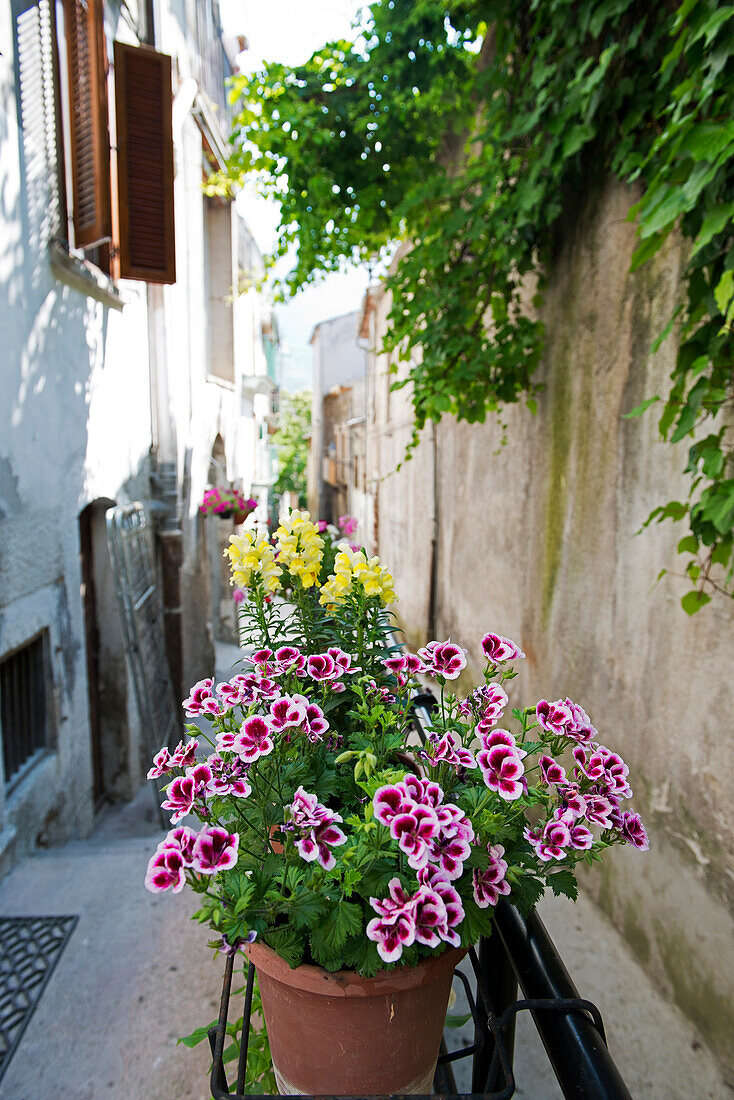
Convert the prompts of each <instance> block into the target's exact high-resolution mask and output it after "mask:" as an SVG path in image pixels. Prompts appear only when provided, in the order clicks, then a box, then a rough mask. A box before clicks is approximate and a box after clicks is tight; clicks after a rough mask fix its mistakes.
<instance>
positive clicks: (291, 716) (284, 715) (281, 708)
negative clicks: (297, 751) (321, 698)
mask: <svg viewBox="0 0 734 1100" xmlns="http://www.w3.org/2000/svg"><path fill="white" fill-rule="evenodd" d="M305 718H306V707H305V706H304V705H303V703H302V702H299V701H297V700H296V699H292V698H291V697H290V696H289V695H281V697H280V699H276V700H275V701H274V702H272V703H271V704H270V718H269V725H270V728H271V729H272V730H273V731H275V732H278V733H279V732H280V731H281V730H284V729H288V727H289V726H300V725H301V723H302V722H303V721H304V720H305Z"/></svg>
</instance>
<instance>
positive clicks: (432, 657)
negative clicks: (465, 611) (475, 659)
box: [418, 638, 466, 680]
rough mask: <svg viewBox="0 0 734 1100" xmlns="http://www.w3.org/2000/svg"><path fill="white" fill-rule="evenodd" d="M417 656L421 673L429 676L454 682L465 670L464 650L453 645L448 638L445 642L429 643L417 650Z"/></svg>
mask: <svg viewBox="0 0 734 1100" xmlns="http://www.w3.org/2000/svg"><path fill="white" fill-rule="evenodd" d="M418 656H419V657H420V659H421V660H422V662H423V666H424V667H423V671H424V672H426V673H427V674H428V675H429V676H443V678H444V679H445V680H455V679H456V677H457V676H458V675H459V673H460V672H461V671H462V669H464V668H466V650H465V649H462V648H461V646H458V645H455V644H454V643H453V642H452V641H451V639H450V638H448V639H447V640H446V641H445V642H429V643H428V645H426V646H424V647H423V649H419V650H418Z"/></svg>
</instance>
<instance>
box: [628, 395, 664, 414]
mask: <svg viewBox="0 0 734 1100" xmlns="http://www.w3.org/2000/svg"><path fill="white" fill-rule="evenodd" d="M659 400H660V398H659V397H657V396H656V397H648V398H646V399H645V400H644V401H641V402H640V404H639V405H635V407H634V409H632V411H631V412H628V413H622V419H623V420H631V419H632V417H633V416H642V414H643V413H644V412H645V411H646V410H647V409H649V408H650V406H651V405H654V404H655V402H656V401H659Z"/></svg>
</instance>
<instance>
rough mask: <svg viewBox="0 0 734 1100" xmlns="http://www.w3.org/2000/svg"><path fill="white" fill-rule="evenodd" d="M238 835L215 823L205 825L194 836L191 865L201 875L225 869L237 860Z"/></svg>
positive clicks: (232, 865)
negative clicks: (195, 836)
mask: <svg viewBox="0 0 734 1100" xmlns="http://www.w3.org/2000/svg"><path fill="white" fill-rule="evenodd" d="M239 840H240V838H239V835H238V834H237V833H228V832H227V830H226V829H221V828H219V826H217V825H205V826H204V828H203V829H202V830H201V832H200V833H199V835H198V836H197V838H196V843H195V844H194V849H193V857H192V861H191V865H192V867H193V869H194V870H195V871H198V872H199V873H200V874H202V875H213V874H215V873H216V872H217V871H226V870H227V869H228V868H230V867H234V865H235V863H236V862H237V848H238V845H239Z"/></svg>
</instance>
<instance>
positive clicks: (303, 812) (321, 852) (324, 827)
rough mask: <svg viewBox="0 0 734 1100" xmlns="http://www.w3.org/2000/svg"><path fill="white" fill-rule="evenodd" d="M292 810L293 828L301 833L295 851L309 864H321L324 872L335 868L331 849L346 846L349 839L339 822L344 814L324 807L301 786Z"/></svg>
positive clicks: (291, 823)
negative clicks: (314, 862)
mask: <svg viewBox="0 0 734 1100" xmlns="http://www.w3.org/2000/svg"><path fill="white" fill-rule="evenodd" d="M289 809H290V823H289V824H290V827H291V828H294V829H296V830H297V831H298V832H300V834H301V835H300V838H299V839H298V840H297V841H296V848H297V849H298V854H299V855H300V857H301V859H304V860H305V861H306V862H307V863H311V862H313V861H314V860H318V862H319V863H320V864H321V866H322V867H323V868H324V870H325V871H330V870H331V868H332V867H334V866H335V865H336V859H335V858H334V853H333V852H332V851H330V849H331V848H334V847H337V846H338V845H340V844H346V841H347V838H346V836H345V834H344V833H343V832H342V830H341V829H340V828H339V825H338V824H337V822H340V823H341V821H342V817H341V814H338V813H335V812H334V810H330V809H328V807H326V806H323V805H322V804H321V803H320V802H319V800H318V798H317V797H316V795H315V794H310V793H309V792H308V791H306V790H304V788H303V787H302V786H301V787H299V788H298V789H297V791H296V793H295V795H294V798H293V802H292V804H291V806H290V807H289Z"/></svg>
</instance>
